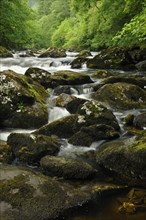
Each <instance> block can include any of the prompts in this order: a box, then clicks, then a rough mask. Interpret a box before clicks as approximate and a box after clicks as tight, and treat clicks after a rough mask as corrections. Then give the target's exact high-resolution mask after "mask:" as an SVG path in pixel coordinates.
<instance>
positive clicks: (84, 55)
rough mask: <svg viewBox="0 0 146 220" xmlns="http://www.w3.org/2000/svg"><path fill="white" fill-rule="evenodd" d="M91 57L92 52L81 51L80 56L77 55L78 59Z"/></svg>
mask: <svg viewBox="0 0 146 220" xmlns="http://www.w3.org/2000/svg"><path fill="white" fill-rule="evenodd" d="M89 56H92V54H91V52H90V50H81V51H80V52H79V54H77V57H84V58H85V57H89Z"/></svg>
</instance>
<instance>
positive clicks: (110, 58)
mask: <svg viewBox="0 0 146 220" xmlns="http://www.w3.org/2000/svg"><path fill="white" fill-rule="evenodd" d="M87 67H88V68H98V69H122V70H131V69H135V65H134V62H133V59H132V57H131V55H130V53H129V51H128V50H127V49H124V48H108V49H105V50H103V51H101V53H100V54H98V55H96V56H95V57H94V58H93V59H90V60H88V61H87Z"/></svg>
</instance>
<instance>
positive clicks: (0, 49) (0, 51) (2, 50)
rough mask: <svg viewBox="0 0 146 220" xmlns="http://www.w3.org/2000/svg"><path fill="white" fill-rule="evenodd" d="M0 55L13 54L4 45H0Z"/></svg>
mask: <svg viewBox="0 0 146 220" xmlns="http://www.w3.org/2000/svg"><path fill="white" fill-rule="evenodd" d="M0 57H3V58H6V57H13V54H12V53H11V52H10V51H8V50H7V49H6V48H5V47H2V46H0Z"/></svg>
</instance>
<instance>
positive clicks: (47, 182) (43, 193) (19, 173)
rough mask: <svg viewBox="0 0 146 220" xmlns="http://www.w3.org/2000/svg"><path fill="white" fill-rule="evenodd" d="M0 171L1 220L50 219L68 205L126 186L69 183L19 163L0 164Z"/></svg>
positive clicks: (74, 204) (86, 200) (69, 206)
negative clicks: (25, 167)
mask: <svg viewBox="0 0 146 220" xmlns="http://www.w3.org/2000/svg"><path fill="white" fill-rule="evenodd" d="M0 172H1V175H0V178H1V186H0V195H1V218H2V219H3V220H22V219H23V220H26V219H27V220H32V219H35V220H44V219H48V220H53V219H55V218H56V217H58V216H59V215H60V214H64V211H67V209H69V208H71V207H77V206H81V205H83V204H85V203H86V202H88V201H91V200H95V199H96V198H98V199H100V197H101V195H104V196H105V195H108V196H109V193H110V194H112V193H115V192H117V193H118V192H119V190H121V189H125V188H126V187H125V186H119V185H115V184H108V183H99V182H98V181H95V182H94V183H93V182H89V181H88V183H87V182H86V184H85V181H82V183H81V184H77V182H75V181H72V182H71V184H69V183H67V182H66V181H65V180H59V179H57V178H55V179H54V178H50V177H47V176H45V175H42V174H40V173H38V172H34V171H31V170H28V169H24V168H21V167H18V166H17V167H14V166H1V170H0ZM74 182H75V183H74ZM61 219H62V218H61Z"/></svg>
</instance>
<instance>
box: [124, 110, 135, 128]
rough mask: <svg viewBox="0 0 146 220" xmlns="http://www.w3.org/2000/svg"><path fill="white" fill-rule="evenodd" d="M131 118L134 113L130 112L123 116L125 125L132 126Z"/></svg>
mask: <svg viewBox="0 0 146 220" xmlns="http://www.w3.org/2000/svg"><path fill="white" fill-rule="evenodd" d="M133 120H134V115H133V114H130V113H129V114H128V115H126V117H125V118H124V122H125V124H126V125H127V126H132V125H133Z"/></svg>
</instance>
